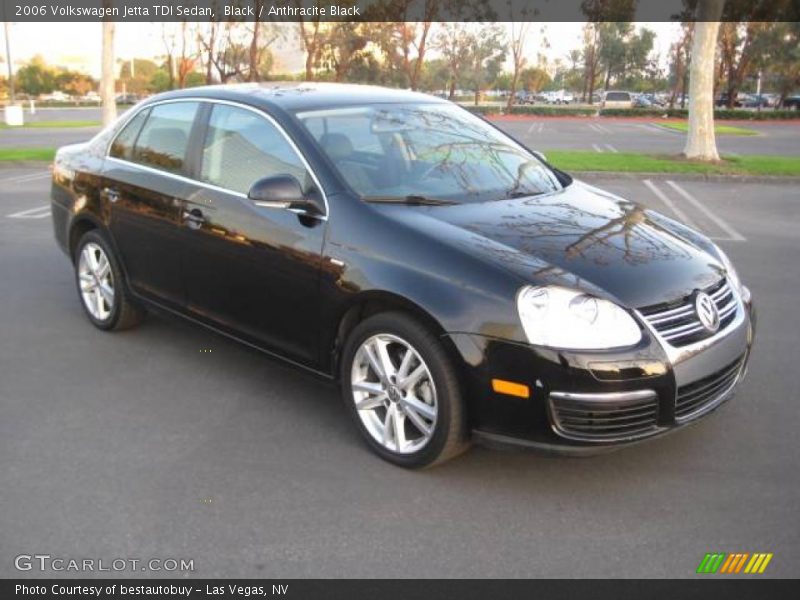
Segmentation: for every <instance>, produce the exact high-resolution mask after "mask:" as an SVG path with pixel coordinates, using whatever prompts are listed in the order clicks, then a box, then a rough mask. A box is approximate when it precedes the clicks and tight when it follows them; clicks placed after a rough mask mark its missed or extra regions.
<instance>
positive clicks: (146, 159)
mask: <svg viewBox="0 0 800 600" xmlns="http://www.w3.org/2000/svg"><path fill="white" fill-rule="evenodd" d="M198 107H199V104H198V103H197V102H170V103H167V104H158V105H156V106H154V107H153V108H152V109H151V110H150V114H149V116H148V117H147V121H146V122H145V124H144V127H143V128H142V131H141V133H139V137H138V139H137V140H136V145H135V146H134V149H133V158H132V160H133V162H136V163H139V164H142V165H146V166H148V167H153V168H156V169H160V170H162V171H169V172H170V173H177V174H184V173H185V161H186V148H187V146H188V145H189V134H190V133H191V131H192V124H193V123H194V117H195V114H196V113H197V109H198Z"/></svg>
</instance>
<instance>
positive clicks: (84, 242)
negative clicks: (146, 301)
mask: <svg viewBox="0 0 800 600" xmlns="http://www.w3.org/2000/svg"><path fill="white" fill-rule="evenodd" d="M75 280H76V283H77V286H78V296H79V297H80V299H81V304H82V305H83V309H84V311H86V316H88V317H89V320H90V321H91V322H92V324H93V325H94V326H95V327H98V328H100V329H104V330H111V329H114V330H119V329H127V328H129V327H133V326H134V325H137V324H138V323H139V322H140V321H141V320H142V318H143V317H144V310H143V309H142V308H141V307H140V306H139V305H138V304H136V303H135V301H134V300H133V299H132V298H131V297H130V294H129V293H128V290H127V288H126V287H125V281H124V279H123V276H122V270H121V269H120V266H119V263H118V261H117V259H116V258H115V257H114V254H113V251H112V250H111V245H110V244H109V243H108V242H107V241H106V239H105V238H104V237H103V235H102V234H101V233H100V232H99V231H97V230H92V231H88V232H86V233H85V234H84V235H83V237H82V238H81V239H80V240H79V241H78V246H77V248H76V250H75Z"/></svg>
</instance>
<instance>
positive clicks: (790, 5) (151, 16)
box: [0, 0, 800, 22]
mask: <svg viewBox="0 0 800 600" xmlns="http://www.w3.org/2000/svg"><path fill="white" fill-rule="evenodd" d="M724 2H725V6H724V9H723V11H722V17H721V19H722V20H724V21H797V20H800V16H799V15H800V0H724ZM697 4H698V0H660V1H653V0H615V1H613V2H612V1H607V0H156V1H153V0H65V1H62V0H3V11H4V14H2V15H0V17H2V20H4V21H27V22H48V21H100V20H103V19H106V20H112V21H119V22H122V21H131V22H153V21H199V22H202V21H254V20H256V19H257V20H260V21H276V22H280V21H284V22H285V21H393V22H394V21H476V22H497V21H506V22H512V21H536V22H583V21H640V22H641V21H651V22H657V21H691V20H694V19H695V18H696V13H697V11H696V7H697Z"/></svg>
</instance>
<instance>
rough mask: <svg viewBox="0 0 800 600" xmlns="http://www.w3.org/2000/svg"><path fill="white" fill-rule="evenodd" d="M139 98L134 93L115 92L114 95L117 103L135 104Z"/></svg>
mask: <svg viewBox="0 0 800 600" xmlns="http://www.w3.org/2000/svg"><path fill="white" fill-rule="evenodd" d="M139 100H141V98H139V96H138V95H136V94H117V96H116V101H117V104H136V103H137V102H139Z"/></svg>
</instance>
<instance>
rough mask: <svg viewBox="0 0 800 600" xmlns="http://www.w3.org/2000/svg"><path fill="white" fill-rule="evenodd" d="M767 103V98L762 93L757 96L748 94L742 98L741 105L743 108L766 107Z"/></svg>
mask: <svg viewBox="0 0 800 600" xmlns="http://www.w3.org/2000/svg"><path fill="white" fill-rule="evenodd" d="M769 105H770V104H769V98H767V97H766V96H764V95H762V96H757V95H755V94H748V95H747V96H745V97H744V99H743V100H742V106H743V107H744V108H768V107H769Z"/></svg>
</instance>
